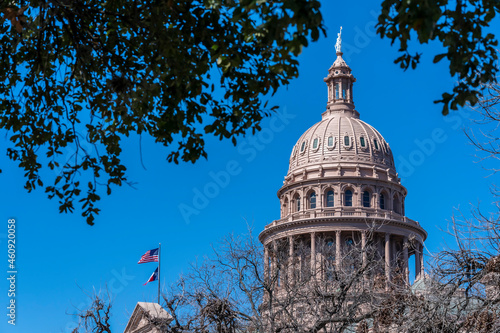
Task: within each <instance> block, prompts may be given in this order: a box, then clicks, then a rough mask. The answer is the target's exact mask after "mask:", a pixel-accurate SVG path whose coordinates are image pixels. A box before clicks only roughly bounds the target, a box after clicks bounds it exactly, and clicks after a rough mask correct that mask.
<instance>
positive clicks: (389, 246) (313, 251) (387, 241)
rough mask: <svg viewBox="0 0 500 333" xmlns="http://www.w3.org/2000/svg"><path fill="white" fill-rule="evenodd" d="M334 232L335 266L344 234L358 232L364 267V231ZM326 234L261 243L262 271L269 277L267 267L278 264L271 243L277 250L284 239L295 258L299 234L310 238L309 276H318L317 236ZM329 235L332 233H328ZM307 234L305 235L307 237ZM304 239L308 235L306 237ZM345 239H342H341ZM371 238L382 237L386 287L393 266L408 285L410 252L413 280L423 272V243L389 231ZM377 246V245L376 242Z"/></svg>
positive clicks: (339, 266) (338, 264)
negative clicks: (262, 251)
mask: <svg viewBox="0 0 500 333" xmlns="http://www.w3.org/2000/svg"><path fill="white" fill-rule="evenodd" d="M333 233H334V234H335V267H336V269H340V268H341V267H342V259H343V258H342V250H343V249H342V245H344V246H347V245H346V244H345V243H346V241H345V240H346V238H345V237H346V236H347V235H353V234H360V235H361V237H360V242H358V244H357V245H355V246H360V247H361V253H362V261H361V263H362V265H363V267H365V266H366V265H367V261H368V260H369V259H368V253H367V250H366V247H367V244H368V241H369V240H368V236H367V231H345V230H344V231H340V230H337V231H334V232H333ZM324 234H325V233H324V232H316V231H312V232H310V233H305V234H300V235H297V236H286V237H287V239H285V238H280V239H275V240H272V241H270V242H268V243H267V244H266V245H265V246H264V263H265V264H264V268H265V269H264V274H265V275H266V277H267V276H269V269H271V270H272V271H274V270H275V269H276V267H277V263H276V256H275V255H271V256H270V253H269V250H270V246H272V248H273V251H274V252H275V253H276V251H278V246H277V241H280V240H286V241H287V243H288V257H289V258H294V255H295V253H294V250H295V244H294V240H295V238H296V237H301V238H303V237H304V236H306V235H309V237H310V238H309V239H308V240H310V268H311V274H312V276H317V275H318V272H321V270H320V269H318V256H317V254H318V252H317V239H318V235H321V236H323V235H324ZM329 234H331V233H329ZM306 237H307V236H306ZM306 239H307V238H306ZM342 240H344V242H343V241H342ZM370 240H375V242H374V244H376V243H377V241H378V240H381V241H382V243H383V244H380V245H383V246H381V247H382V250H383V251H382V253H383V256H382V253H380V255H381V256H382V257H383V259H384V261H383V262H384V273H385V281H386V287H387V288H389V286H390V283H391V282H392V281H393V278H394V276H393V274H394V269H395V268H398V269H401V270H402V272H401V273H402V277H403V281H404V283H406V284H409V281H410V269H409V257H410V255H411V254H414V255H415V280H417V279H418V278H419V277H420V275H421V274H422V272H423V267H424V264H423V262H424V260H423V259H424V257H423V245H422V244H421V243H420V242H418V241H417V242H414V243H410V242H409V240H408V237H406V236H400V235H395V234H391V233H375V236H374V237H373V238H371V239H370ZM396 240H397V242H398V244H401V243H402V245H403V246H402V251H401V252H398V250H397V249H396V243H397V242H396ZM377 247H378V244H377ZM410 248H411V253H410ZM401 254H402V261H400V260H401V257H400V256H401Z"/></svg>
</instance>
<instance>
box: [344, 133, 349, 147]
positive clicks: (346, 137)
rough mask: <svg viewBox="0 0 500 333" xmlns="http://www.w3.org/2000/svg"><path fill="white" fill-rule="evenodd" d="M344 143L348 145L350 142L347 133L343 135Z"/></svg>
mask: <svg viewBox="0 0 500 333" xmlns="http://www.w3.org/2000/svg"><path fill="white" fill-rule="evenodd" d="M344 145H345V146H350V144H349V136H347V135H346V136H344Z"/></svg>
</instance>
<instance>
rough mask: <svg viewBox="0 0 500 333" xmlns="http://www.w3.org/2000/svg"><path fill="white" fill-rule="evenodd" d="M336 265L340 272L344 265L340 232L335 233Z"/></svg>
mask: <svg viewBox="0 0 500 333" xmlns="http://www.w3.org/2000/svg"><path fill="white" fill-rule="evenodd" d="M335 265H336V267H337V269H338V270H340V266H341V265H342V257H341V253H340V231H335Z"/></svg>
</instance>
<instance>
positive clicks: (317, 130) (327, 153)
mask: <svg viewBox="0 0 500 333" xmlns="http://www.w3.org/2000/svg"><path fill="white" fill-rule="evenodd" d="M337 163H342V164H346V163H347V164H348V163H357V164H359V165H360V166H362V167H366V166H369V167H375V168H376V169H377V170H379V171H384V172H387V170H388V169H389V171H390V172H391V173H395V172H396V170H395V168H394V159H393V157H392V152H391V148H390V147H389V144H388V143H387V141H385V139H384V138H383V137H382V135H380V133H379V132H378V131H377V130H376V129H375V128H373V127H372V126H370V125H369V124H367V123H365V122H364V121H362V120H360V119H359V117H358V116H357V115H356V114H354V112H353V114H350V113H349V112H338V113H328V114H326V115H324V116H323V120H321V121H320V122H319V123H316V124H315V125H313V126H312V127H310V128H309V129H308V130H307V131H306V132H305V133H304V134H302V136H301V137H300V138H299V140H298V141H297V143H296V144H295V146H294V147H293V149H292V154H291V156H290V165H289V168H288V174H292V173H294V172H301V170H302V169H303V168H307V167H314V166H315V165H323V167H325V166H326V165H334V164H337Z"/></svg>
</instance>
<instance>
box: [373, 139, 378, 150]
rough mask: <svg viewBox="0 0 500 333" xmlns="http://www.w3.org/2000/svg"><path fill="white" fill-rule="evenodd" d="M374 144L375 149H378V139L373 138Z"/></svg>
mask: <svg viewBox="0 0 500 333" xmlns="http://www.w3.org/2000/svg"><path fill="white" fill-rule="evenodd" d="M373 144H374V145H375V149H377V150H378V142H377V139H373Z"/></svg>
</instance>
